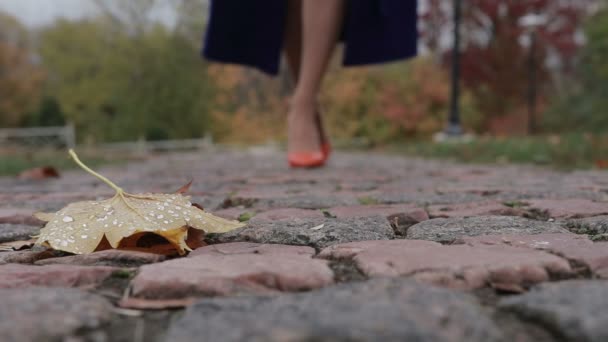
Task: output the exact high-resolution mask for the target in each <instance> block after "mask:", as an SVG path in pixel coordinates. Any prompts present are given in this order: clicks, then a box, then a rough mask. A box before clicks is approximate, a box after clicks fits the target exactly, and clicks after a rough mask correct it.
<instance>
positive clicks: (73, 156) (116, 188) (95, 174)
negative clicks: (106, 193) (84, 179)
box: [69, 149, 124, 194]
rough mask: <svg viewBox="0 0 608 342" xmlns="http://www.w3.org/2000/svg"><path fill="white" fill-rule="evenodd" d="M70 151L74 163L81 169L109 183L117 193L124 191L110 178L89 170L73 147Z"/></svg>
mask: <svg viewBox="0 0 608 342" xmlns="http://www.w3.org/2000/svg"><path fill="white" fill-rule="evenodd" d="M69 153H70V157H72V159H74V161H75V162H76V164H78V166H80V167H81V168H82V169H83V170H85V171H86V172H88V173H90V174H92V175H93V176H95V177H97V178H99V180H101V181H102V182H104V183H106V184H107V185H109V186H110V187H112V189H114V190H116V192H117V193H119V194H122V193H124V191H123V190H122V188H119V187H118V185H116V184H114V183H113V182H112V181H111V180H109V179H107V178H106V177H104V176H102V175H100V174H99V173H97V172H95V171H93V170H91V169H90V168H89V167H88V166H86V165H84V163H83V162H81V161H80V159H78V155H76V152H74V150H73V149H70V150H69Z"/></svg>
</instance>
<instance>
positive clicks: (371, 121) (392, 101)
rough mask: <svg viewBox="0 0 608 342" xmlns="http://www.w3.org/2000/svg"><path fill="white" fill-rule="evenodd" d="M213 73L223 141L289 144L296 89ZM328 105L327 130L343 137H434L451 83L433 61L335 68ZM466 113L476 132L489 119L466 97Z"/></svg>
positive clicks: (235, 72) (254, 76)
mask: <svg viewBox="0 0 608 342" xmlns="http://www.w3.org/2000/svg"><path fill="white" fill-rule="evenodd" d="M209 75H210V76H211V79H213V80H214V82H215V86H216V96H215V99H214V104H213V105H212V108H214V111H213V112H212V118H213V120H214V125H213V135H214V137H215V138H216V139H217V140H220V141H222V142H230V143H246V144H250V143H251V144H253V143H264V142H268V141H272V140H275V141H276V140H283V139H284V137H285V120H284V119H285V113H286V111H287V106H286V97H287V95H288V94H289V87H288V86H287V85H286V84H285V83H286V82H285V80H284V79H283V78H282V77H279V78H278V79H273V78H269V77H266V76H264V75H261V74H259V73H257V72H254V71H251V70H249V69H245V68H240V67H234V66H219V65H214V66H211V67H210V68H209ZM321 101H322V104H323V106H322V111H323V114H324V118H325V122H326V125H327V128H328V130H329V132H330V134H331V135H332V137H334V138H337V139H339V140H343V141H347V142H348V141H350V140H352V139H354V138H364V139H367V140H368V141H369V142H371V143H372V144H379V143H387V142H392V141H395V140H400V139H404V138H408V137H423V136H429V135H431V134H433V133H436V132H437V131H440V130H441V129H442V128H443V126H444V124H445V122H446V115H447V113H448V105H449V78H448V76H447V75H446V73H445V72H444V71H442V69H441V68H440V67H438V66H437V65H435V64H434V63H433V62H431V61H429V60H425V59H417V60H413V61H409V62H402V63H397V64H393V65H390V66H375V67H359V68H346V69H344V68H341V67H340V68H332V69H331V70H330V71H329V73H328V76H327V79H326V82H325V84H324V88H323V92H322V99H321ZM463 116H464V121H465V125H466V126H467V127H469V128H470V129H475V128H477V127H478V126H479V121H480V118H481V117H480V115H478V113H477V111H476V110H475V107H474V105H473V103H472V100H471V96H470V94H468V93H466V92H465V94H464V96H463Z"/></svg>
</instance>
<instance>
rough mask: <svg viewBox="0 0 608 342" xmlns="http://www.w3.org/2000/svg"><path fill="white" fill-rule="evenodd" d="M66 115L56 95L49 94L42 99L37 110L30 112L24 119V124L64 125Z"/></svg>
mask: <svg viewBox="0 0 608 342" xmlns="http://www.w3.org/2000/svg"><path fill="white" fill-rule="evenodd" d="M65 123H66V122H65V115H64V113H63V112H62V111H61V106H60V105H59V102H58V101H57V99H55V98H54V97H50V96H47V97H45V98H43V99H42V101H41V102H40V106H39V108H38V109H37V110H35V111H33V112H30V113H29V114H28V115H27V116H26V117H25V121H24V123H23V124H24V126H63V125H65Z"/></svg>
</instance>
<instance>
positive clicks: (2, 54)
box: [0, 12, 45, 127]
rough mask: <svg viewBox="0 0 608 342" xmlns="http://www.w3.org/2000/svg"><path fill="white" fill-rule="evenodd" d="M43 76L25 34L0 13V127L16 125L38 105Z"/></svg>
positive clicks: (15, 22)
mask: <svg viewBox="0 0 608 342" xmlns="http://www.w3.org/2000/svg"><path fill="white" fill-rule="evenodd" d="M44 78H45V73H44V72H43V70H42V69H41V68H40V67H39V66H38V65H37V64H36V63H35V60H34V55H33V54H32V52H31V51H30V50H29V49H28V37H27V30H26V29H25V28H24V27H23V26H22V25H21V24H20V23H19V22H18V21H17V19H15V18H14V17H11V16H9V15H7V14H5V13H1V12H0V127H13V126H17V125H19V124H20V123H21V122H22V121H23V118H24V116H25V114H26V112H27V111H28V110H30V109H32V108H33V107H34V106H35V105H36V104H37V101H38V98H39V96H40V91H41V89H42V85H43V81H44Z"/></svg>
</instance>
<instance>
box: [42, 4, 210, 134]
mask: <svg viewBox="0 0 608 342" xmlns="http://www.w3.org/2000/svg"><path fill="white" fill-rule="evenodd" d="M100 3H102V4H103V6H102V7H101V10H100V15H99V16H98V17H96V18H93V19H87V20H81V21H72V22H69V21H59V22H57V23H56V24H55V25H54V26H52V27H50V28H48V29H46V30H44V31H43V32H42V35H41V42H42V43H41V49H40V51H41V55H42V59H43V62H44V64H45V65H46V66H47V67H48V68H49V70H51V71H52V77H53V78H52V81H53V89H55V93H56V94H57V97H58V99H59V101H60V103H61V105H62V108H63V109H64V111H65V113H66V116H68V118H70V119H71V120H72V121H73V122H74V123H75V124H76V127H77V129H78V130H79V131H80V132H84V133H85V134H80V136H81V137H83V136H84V137H85V139H87V140H90V141H101V140H135V139H138V138H140V137H144V138H147V139H164V138H192V137H200V136H203V135H205V133H206V132H207V131H208V126H209V120H208V118H207V114H206V113H207V112H208V109H207V105H208V102H209V101H208V98H209V96H210V95H209V91H210V87H209V84H208V82H207V81H206V80H207V73H206V68H205V65H204V63H203V61H202V60H201V59H200V57H199V51H198V49H197V47H195V46H193V45H192V44H191V42H190V41H189V39H188V38H187V37H185V36H184V35H182V34H180V33H179V32H177V31H176V30H172V29H170V28H168V27H165V26H163V25H161V24H160V23H158V22H157V21H155V20H153V19H152V16H151V11H153V9H154V6H155V4H156V3H157V1H156V0H137V1H104V2H100Z"/></svg>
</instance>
